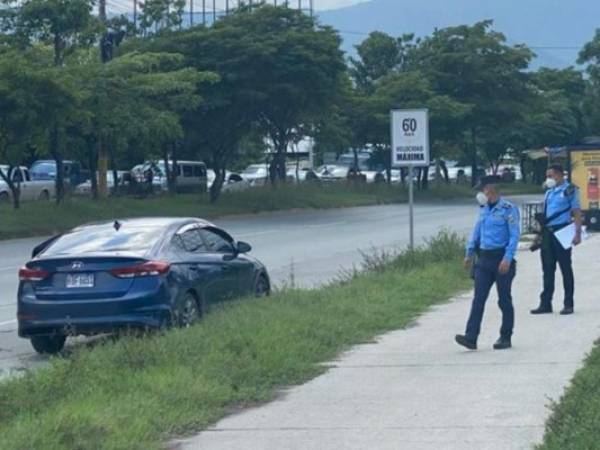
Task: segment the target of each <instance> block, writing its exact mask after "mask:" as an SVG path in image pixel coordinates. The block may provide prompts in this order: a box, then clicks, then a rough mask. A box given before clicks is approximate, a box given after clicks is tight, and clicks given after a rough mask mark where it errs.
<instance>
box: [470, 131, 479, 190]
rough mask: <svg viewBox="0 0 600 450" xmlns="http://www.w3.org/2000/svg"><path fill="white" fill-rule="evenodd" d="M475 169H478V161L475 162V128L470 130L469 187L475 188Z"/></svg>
mask: <svg viewBox="0 0 600 450" xmlns="http://www.w3.org/2000/svg"><path fill="white" fill-rule="evenodd" d="M477 169H478V161H477V131H476V130H475V128H472V129H471V170H472V173H471V186H475V185H476V184H477V181H478V180H477Z"/></svg>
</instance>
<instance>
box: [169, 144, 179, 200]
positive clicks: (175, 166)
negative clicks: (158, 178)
mask: <svg viewBox="0 0 600 450" xmlns="http://www.w3.org/2000/svg"><path fill="white" fill-rule="evenodd" d="M171 159H172V160H173V170H172V172H171V186H172V189H173V192H172V193H173V194H176V193H177V177H178V176H179V167H178V163H177V146H176V145H175V144H171Z"/></svg>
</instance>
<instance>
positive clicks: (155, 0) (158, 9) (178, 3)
mask: <svg viewBox="0 0 600 450" xmlns="http://www.w3.org/2000/svg"><path fill="white" fill-rule="evenodd" d="M185 5H186V0H146V1H145V2H143V3H140V8H141V14H140V28H141V29H142V30H143V31H144V34H147V33H148V30H149V29H151V28H152V27H154V29H155V30H159V29H165V28H166V29H168V28H172V27H174V26H181V24H182V22H183V12H184V8H185Z"/></svg>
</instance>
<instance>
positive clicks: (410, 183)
mask: <svg viewBox="0 0 600 450" xmlns="http://www.w3.org/2000/svg"><path fill="white" fill-rule="evenodd" d="M414 175H415V168H414V167H413V166H410V167H409V169H408V205H409V206H408V215H409V228H410V241H409V242H410V245H409V248H410V250H411V251H412V250H414V249H415V211H414V209H415V208H414V206H415V194H414V190H415V189H414V185H415V183H414Z"/></svg>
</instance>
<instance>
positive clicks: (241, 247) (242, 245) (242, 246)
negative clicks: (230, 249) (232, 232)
mask: <svg viewBox="0 0 600 450" xmlns="http://www.w3.org/2000/svg"><path fill="white" fill-rule="evenodd" d="M236 248H237V252H238V253H242V254H243V253H250V252H251V251H252V246H251V245H250V244H248V243H247V242H241V241H240V242H238V243H237V246H236Z"/></svg>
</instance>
